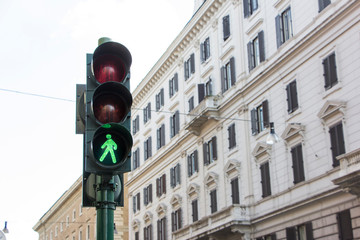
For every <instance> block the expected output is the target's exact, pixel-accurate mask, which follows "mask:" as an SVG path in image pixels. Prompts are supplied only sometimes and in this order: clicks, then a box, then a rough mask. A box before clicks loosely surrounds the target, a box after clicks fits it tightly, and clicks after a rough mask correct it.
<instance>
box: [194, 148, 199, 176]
mask: <svg viewBox="0 0 360 240" xmlns="http://www.w3.org/2000/svg"><path fill="white" fill-rule="evenodd" d="M194 161H195V164H194V165H195V169H194V170H195V172H198V171H199V161H198V151H197V150H195V151H194Z"/></svg>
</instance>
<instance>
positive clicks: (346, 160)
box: [333, 149, 360, 197]
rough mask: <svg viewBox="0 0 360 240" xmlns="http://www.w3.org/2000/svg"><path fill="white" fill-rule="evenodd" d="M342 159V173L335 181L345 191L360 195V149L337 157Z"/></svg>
mask: <svg viewBox="0 0 360 240" xmlns="http://www.w3.org/2000/svg"><path fill="white" fill-rule="evenodd" d="M337 159H338V160H339V161H340V173H339V176H340V177H338V178H336V179H334V180H333V183H334V184H336V185H339V186H340V187H341V188H342V189H343V190H344V191H346V192H349V193H351V194H353V195H356V196H358V197H360V149H356V150H355V151H352V152H349V153H345V154H342V155H340V156H338V157H337Z"/></svg>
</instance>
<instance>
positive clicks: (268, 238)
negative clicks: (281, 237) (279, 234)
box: [256, 233, 276, 240]
mask: <svg viewBox="0 0 360 240" xmlns="http://www.w3.org/2000/svg"><path fill="white" fill-rule="evenodd" d="M256 240H276V234H275V233H273V234H269V235H266V236H263V237H258V238H256Z"/></svg>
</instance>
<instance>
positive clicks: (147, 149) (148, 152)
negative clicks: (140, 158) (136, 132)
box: [144, 136, 152, 161]
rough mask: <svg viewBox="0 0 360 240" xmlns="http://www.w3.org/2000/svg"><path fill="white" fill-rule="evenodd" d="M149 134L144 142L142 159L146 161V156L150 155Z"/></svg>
mask: <svg viewBox="0 0 360 240" xmlns="http://www.w3.org/2000/svg"><path fill="white" fill-rule="evenodd" d="M151 145H152V144H151V136H150V137H148V138H147V139H146V141H145V142H144V161H146V160H147V159H148V158H150V157H151V156H152V151H151Z"/></svg>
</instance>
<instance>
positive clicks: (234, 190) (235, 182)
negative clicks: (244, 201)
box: [231, 177, 240, 204]
mask: <svg viewBox="0 0 360 240" xmlns="http://www.w3.org/2000/svg"><path fill="white" fill-rule="evenodd" d="M231 199H232V203H233V204H240V194H239V178H238V177H236V178H234V179H231Z"/></svg>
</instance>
